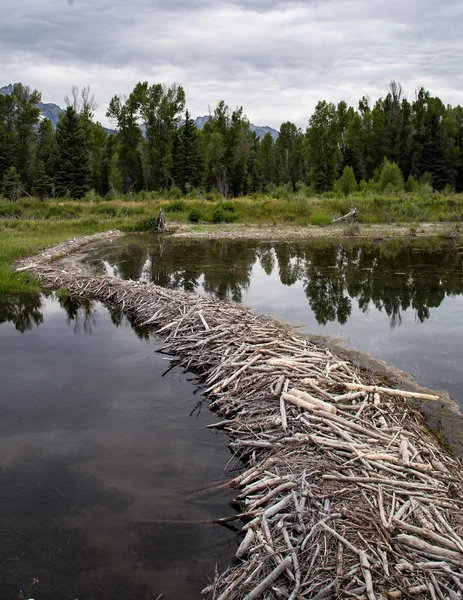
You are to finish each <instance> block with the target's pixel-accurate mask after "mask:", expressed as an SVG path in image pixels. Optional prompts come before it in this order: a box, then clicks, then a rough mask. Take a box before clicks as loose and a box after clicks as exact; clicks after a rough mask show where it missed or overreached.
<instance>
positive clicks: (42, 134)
mask: <svg viewBox="0 0 463 600" xmlns="http://www.w3.org/2000/svg"><path fill="white" fill-rule="evenodd" d="M37 161H38V162H37V170H36V176H35V183H34V190H35V193H37V194H38V195H39V196H41V197H44V196H49V195H53V192H54V178H55V169H56V135H55V132H54V131H53V127H52V124H51V121H49V119H43V120H42V121H41V122H40V125H39V131H38V139H37Z"/></svg>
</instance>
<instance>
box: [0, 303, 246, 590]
mask: <svg viewBox="0 0 463 600" xmlns="http://www.w3.org/2000/svg"><path fill="white" fill-rule="evenodd" d="M0 314H1V320H2V324H0V377H1V382H2V386H1V393H0V554H1V556H2V560H1V561H0V598H1V599H2V600H17V598H18V597H19V590H20V589H21V588H22V589H23V590H24V589H27V586H28V585H29V584H30V582H31V581H32V580H33V578H34V577H37V579H38V580H39V583H38V584H37V585H35V586H34V588H33V593H31V597H34V598H36V600H56V599H58V598H79V599H80V600H92V599H93V600H96V599H98V600H128V599H133V600H141V599H143V600H154V599H155V598H158V596H159V594H161V593H162V597H163V599H164V598H166V600H174V599H177V598H199V597H200V590H201V589H202V587H204V585H205V584H206V583H207V581H208V580H209V578H210V577H213V574H214V569H215V566H216V564H217V563H218V565H219V569H225V568H227V567H228V566H229V564H230V561H231V560H232V558H233V555H234V550H235V548H236V539H235V535H234V533H233V531H228V530H226V529H224V528H220V527H218V526H215V525H212V523H211V521H212V520H213V519H215V518H217V517H220V516H224V514H227V513H228V509H227V504H228V503H229V502H230V500H231V498H232V493H231V492H230V491H229V490H227V489H220V490H218V491H217V492H205V489H208V488H210V487H213V485H216V484H217V482H218V481H225V480H226V479H227V478H229V477H230V476H231V473H230V472H227V473H225V472H224V467H225V465H226V464H227V463H228V462H229V459H230V454H229V450H228V448H227V440H226V439H224V438H223V437H222V436H220V435H214V434H213V433H212V432H211V431H210V430H208V429H206V428H205V425H207V424H209V423H211V422H213V421H216V419H217V417H216V416H214V415H212V414H211V413H209V412H208V411H201V412H200V413H199V414H197V413H195V415H194V417H191V416H190V413H191V411H192V409H193V408H194V406H195V404H196V403H197V400H198V396H196V395H195V386H194V385H193V384H192V383H191V382H190V381H189V378H190V377H191V375H190V376H189V377H188V378H187V376H185V374H184V373H183V372H182V370H181V369H180V368H177V367H173V368H172V369H171V370H170V371H169V373H168V374H166V375H165V370H166V366H167V364H166V361H165V360H163V359H162V358H161V357H160V356H159V355H158V354H156V352H155V351H156V349H157V348H159V345H160V343H159V342H158V341H156V340H154V339H153V338H150V339H146V340H143V342H140V339H138V338H139V337H141V336H144V337H146V334H144V333H142V332H138V333H137V335H134V330H133V329H132V327H130V326H127V325H128V324H127V321H126V320H125V319H123V318H122V316H121V313H120V311H117V310H113V311H109V310H107V309H106V308H105V307H104V306H102V305H101V304H99V303H97V302H83V303H81V302H79V301H76V300H75V299H69V298H64V297H59V298H57V297H55V296H35V295H31V296H16V297H14V298H13V297H8V298H5V297H4V298H0ZM114 323H115V324H116V325H117V327H115V326H114ZM20 332H27V333H26V334H25V335H21V334H20ZM76 334H80V335H76ZM90 334H91V335H90ZM164 375H165V376H164ZM232 466H237V465H236V464H235V463H233V465H232ZM198 490H202V492H204V493H197V492H198ZM26 597H29V596H26Z"/></svg>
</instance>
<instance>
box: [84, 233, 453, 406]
mask: <svg viewBox="0 0 463 600" xmlns="http://www.w3.org/2000/svg"><path fill="white" fill-rule="evenodd" d="M423 244H425V245H423ZM85 256H86V258H85V261H86V263H87V266H89V267H90V268H91V269H92V270H93V272H95V273H106V272H108V273H111V274H116V275H118V276H120V277H122V278H125V279H127V278H130V279H144V280H148V281H153V282H155V283H157V284H159V285H163V286H167V287H172V288H180V289H184V290H189V291H197V292H200V293H207V294H212V295H214V296H217V297H218V298H222V299H228V300H232V301H235V302H242V303H243V304H245V305H248V306H251V307H252V308H253V309H254V310H255V311H256V312H259V313H263V314H268V315H275V316H277V317H281V318H283V319H285V320H287V321H290V322H292V323H296V324H298V325H302V326H303V330H304V331H307V332H310V333H320V334H324V335H329V336H334V337H338V338H340V339H342V340H344V341H345V342H346V344H347V345H348V346H349V347H352V348H355V349H357V350H361V351H364V352H368V353H369V354H371V355H373V356H374V357H375V358H379V359H381V360H384V361H386V362H387V363H388V364H391V365H395V366H397V367H399V368H400V369H402V370H404V371H406V372H408V373H410V374H412V375H413V376H414V377H415V378H416V379H417V380H418V381H419V382H420V383H421V384H423V385H426V386H429V387H432V388H436V389H443V390H446V391H448V392H449V394H450V395H451V396H452V397H453V398H454V399H455V400H456V401H457V402H458V403H459V404H460V406H462V407H463V369H462V367H461V365H462V364H463V263H462V252H461V249H460V248H458V247H455V245H453V244H444V245H443V242H442V241H437V240H425V241H424V242H423V241H421V240H416V241H413V240H405V241H403V240H397V239H396V240H389V241H384V242H381V243H358V242H355V241H352V242H350V241H349V242H345V241H343V242H336V241H334V242H333V241H331V240H313V241H312V242H295V243H278V244H275V243H268V242H253V241H240V242H238V241H233V242H232V241H211V240H208V241H199V240H181V239H175V238H169V237H164V238H156V237H148V236H138V237H132V238H130V237H128V238H121V239H118V240H116V241H113V242H111V243H105V244H103V245H99V246H95V247H94V248H93V249H91V250H89V251H88V252H87V253H86V255H85Z"/></svg>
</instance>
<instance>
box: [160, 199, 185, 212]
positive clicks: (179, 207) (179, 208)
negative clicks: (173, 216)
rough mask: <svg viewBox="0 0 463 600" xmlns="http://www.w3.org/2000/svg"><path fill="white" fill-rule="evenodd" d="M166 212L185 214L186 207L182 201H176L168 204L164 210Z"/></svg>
mask: <svg viewBox="0 0 463 600" xmlns="http://www.w3.org/2000/svg"><path fill="white" fill-rule="evenodd" d="M164 210H165V211H166V212H185V210H186V206H185V202H183V200H176V201H175V202H171V203H170V204H168V205H167V206H166V207H165V209H164Z"/></svg>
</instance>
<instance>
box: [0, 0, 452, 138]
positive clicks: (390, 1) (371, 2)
mask: <svg viewBox="0 0 463 600" xmlns="http://www.w3.org/2000/svg"><path fill="white" fill-rule="evenodd" d="M462 25H463V3H462V2H461V0H441V1H440V2H436V1H435V0H387V1H385V0H350V1H349V0H305V1H304V2H297V1H296V2H280V1H279V0H228V1H227V2H220V1H217V0H112V1H111V0H1V4H0V56H1V58H2V61H1V67H0V86H2V85H5V84H8V83H14V82H17V81H22V82H23V83H26V84H28V85H30V86H32V87H36V88H37V89H38V90H39V91H41V92H42V96H43V101H44V102H55V103H56V104H60V105H61V106H62V105H63V104H64V102H63V97H64V96H65V95H66V93H68V92H69V90H70V88H71V86H72V85H74V84H76V85H79V86H83V85H90V86H91V89H92V91H93V92H94V94H95V96H96V100H97V102H98V104H99V108H98V111H97V117H98V118H99V119H100V120H101V121H102V122H103V123H105V124H106V123H107V122H108V121H107V119H106V118H105V116H104V114H105V111H106V106H107V104H108V102H109V99H110V98H111V97H112V96H113V95H114V94H119V93H122V94H128V93H129V92H130V91H131V89H132V88H133V86H134V84H135V83H137V82H138V81H145V80H148V81H149V82H150V83H157V82H162V83H167V84H169V83H171V82H173V81H176V82H178V83H180V84H182V85H183V86H184V88H185V91H186V94H187V105H188V107H189V108H190V111H191V113H192V114H193V116H198V115H204V114H207V113H208V112H209V107H211V108H213V107H214V106H215V104H216V103H217V101H218V100H220V99H224V100H225V101H226V102H227V104H229V106H231V107H232V108H235V107H237V106H239V105H242V106H243V107H244V111H245V113H246V114H247V116H248V117H249V119H250V121H251V122H253V123H255V124H256V125H271V126H273V127H275V128H277V129H278V128H279V125H280V124H281V122H283V121H285V120H292V121H294V122H296V123H297V124H298V125H300V126H302V127H305V125H306V124H307V121H308V118H309V116H310V114H311V112H312V110H313V108H314V106H315V104H316V102H317V101H318V100H320V99H326V100H328V101H332V102H337V101H339V100H341V99H344V100H346V101H348V102H350V103H353V104H355V105H356V104H357V101H358V98H359V97H360V96H362V95H363V94H368V95H369V96H370V97H371V98H372V99H376V98H378V97H379V96H382V95H384V93H385V91H386V90H387V87H388V84H389V81H390V80H392V79H396V80H398V81H400V82H401V83H402V85H403V87H404V88H405V91H406V93H407V95H408V97H409V98H413V96H414V93H415V89H416V88H417V87H419V86H424V87H426V88H428V89H429V90H430V91H431V92H432V93H433V94H436V95H439V96H440V97H441V98H442V99H443V101H444V102H445V103H450V104H463V70H462V68H461V65H462V64H463V43H462V42H461V26H462Z"/></svg>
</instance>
